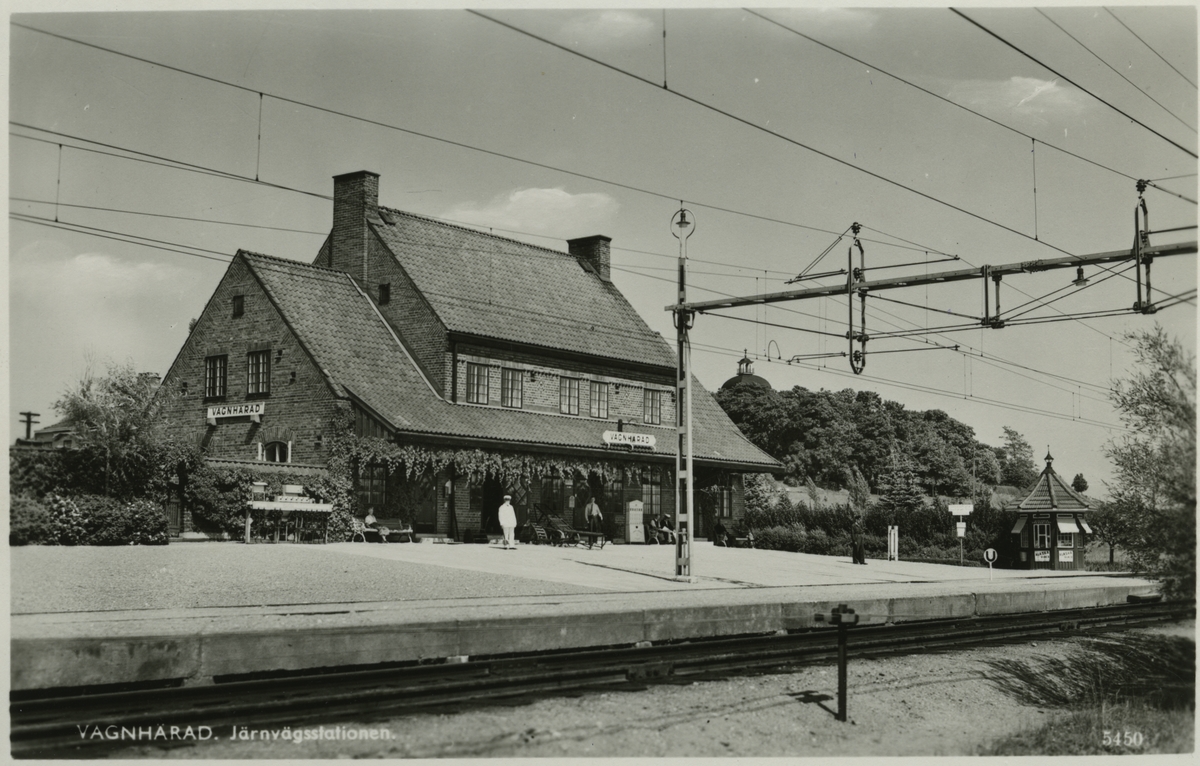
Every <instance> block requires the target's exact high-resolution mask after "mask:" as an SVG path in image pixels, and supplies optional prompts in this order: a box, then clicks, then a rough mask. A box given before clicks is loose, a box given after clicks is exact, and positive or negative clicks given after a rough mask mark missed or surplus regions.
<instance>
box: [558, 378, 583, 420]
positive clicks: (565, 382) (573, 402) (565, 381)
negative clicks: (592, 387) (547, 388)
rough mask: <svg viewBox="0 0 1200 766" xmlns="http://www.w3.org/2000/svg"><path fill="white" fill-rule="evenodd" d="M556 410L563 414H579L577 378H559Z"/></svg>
mask: <svg viewBox="0 0 1200 766" xmlns="http://www.w3.org/2000/svg"><path fill="white" fill-rule="evenodd" d="M558 411H559V412H561V413H562V414H564V415H578V414H579V378H559V381H558Z"/></svg>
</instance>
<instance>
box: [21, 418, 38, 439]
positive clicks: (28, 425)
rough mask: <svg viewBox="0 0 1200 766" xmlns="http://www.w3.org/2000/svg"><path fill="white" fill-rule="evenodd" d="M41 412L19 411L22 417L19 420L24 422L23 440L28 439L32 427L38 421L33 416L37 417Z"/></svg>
mask: <svg viewBox="0 0 1200 766" xmlns="http://www.w3.org/2000/svg"><path fill="white" fill-rule="evenodd" d="M41 414H42V413H40V412H22V413H21V417H22V418H23V419H22V421H21V422H22V423H24V424H25V440H26V441H28V440H29V439H30V438H31V433H32V429H33V427H34V426H35V425H37V424H38V422H39V421H37V420H34V418H36V417H38V416H39V415H41Z"/></svg>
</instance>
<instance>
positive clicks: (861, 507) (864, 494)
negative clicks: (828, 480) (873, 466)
mask: <svg viewBox="0 0 1200 766" xmlns="http://www.w3.org/2000/svg"><path fill="white" fill-rule="evenodd" d="M845 484H846V489H848V490H849V491H850V496H849V498H848V500H849V503H850V507H851V508H852V509H853V510H854V512H855V513H857V514H859V515H860V516H861V515H862V514H863V513H864V512H865V511H866V510H867V506H868V505H869V504H870V502H871V485H870V484H868V483H867V480H866V479H865V478H864V477H863V475H862V474H861V473H859V471H858V469H857V468H855V467H853V466H851V467H850V469H849V470H847V471H846V478H845Z"/></svg>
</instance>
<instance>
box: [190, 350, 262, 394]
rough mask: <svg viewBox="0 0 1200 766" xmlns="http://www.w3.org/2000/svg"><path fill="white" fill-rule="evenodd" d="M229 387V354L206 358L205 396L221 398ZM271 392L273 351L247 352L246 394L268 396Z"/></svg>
mask: <svg viewBox="0 0 1200 766" xmlns="http://www.w3.org/2000/svg"><path fill="white" fill-rule="evenodd" d="M228 388H229V355H228V354H221V355H219V356H210V357H207V358H205V360H204V398H205V399H220V398H223V397H224V396H225V393H226V391H227V390H228ZM269 393H271V351H270V350H269V349H268V350H266V351H251V352H250V353H249V354H246V394H247V395H251V396H266V395H267V394H269Z"/></svg>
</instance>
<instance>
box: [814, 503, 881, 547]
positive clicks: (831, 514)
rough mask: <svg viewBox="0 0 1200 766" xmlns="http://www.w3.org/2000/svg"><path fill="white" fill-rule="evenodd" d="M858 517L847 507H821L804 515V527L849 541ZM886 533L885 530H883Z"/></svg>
mask: <svg viewBox="0 0 1200 766" xmlns="http://www.w3.org/2000/svg"><path fill="white" fill-rule="evenodd" d="M858 520H859V515H858V513H856V512H855V511H854V509H853V508H851V507H850V506H848V505H821V506H818V507H816V508H813V509H812V510H810V511H809V512H808V513H806V514H805V515H804V525H805V526H806V527H807V528H809V529H813V528H817V529H823V530H825V533H826V534H827V535H831V536H836V535H843V534H844V535H846V538H847V539H849V536H850V532H851V531H852V530H853V529H854V524H855V522H857V521H858ZM884 531H885V533H886V528H885V530H884Z"/></svg>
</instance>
